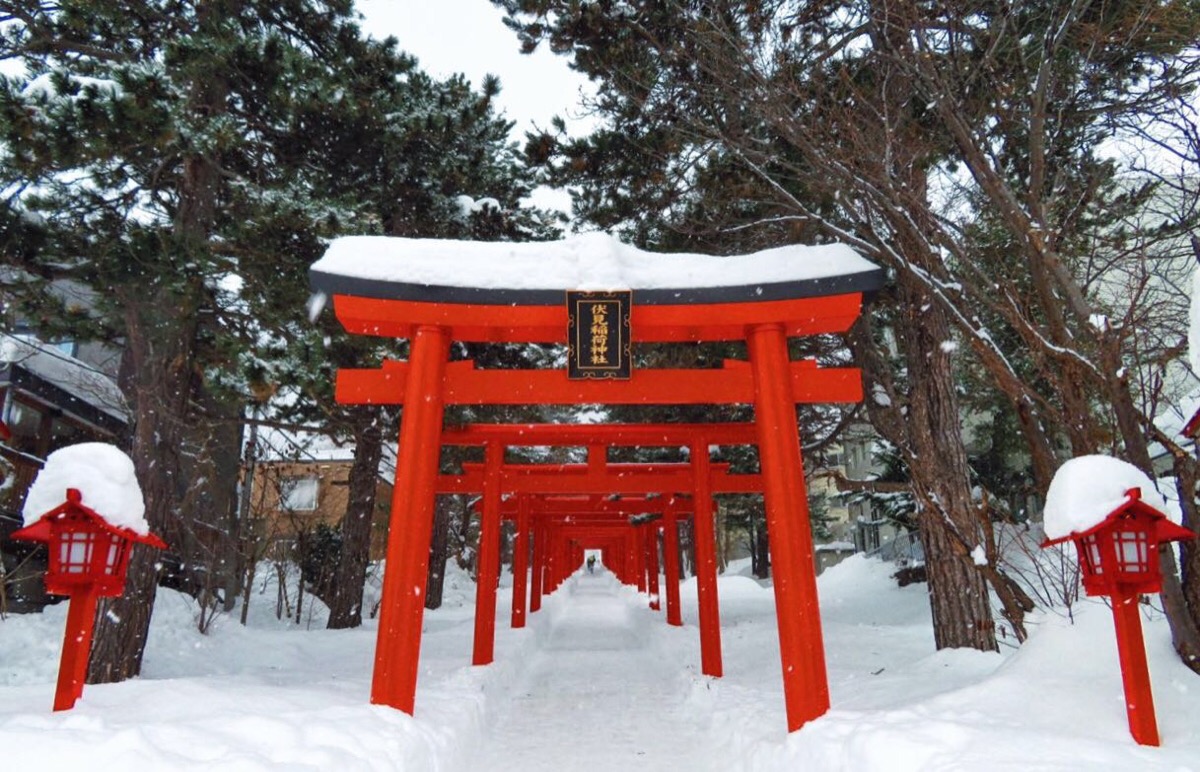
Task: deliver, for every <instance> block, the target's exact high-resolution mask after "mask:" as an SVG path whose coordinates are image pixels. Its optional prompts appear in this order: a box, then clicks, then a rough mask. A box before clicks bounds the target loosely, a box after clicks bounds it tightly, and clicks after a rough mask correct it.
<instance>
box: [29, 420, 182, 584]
mask: <svg viewBox="0 0 1200 772" xmlns="http://www.w3.org/2000/svg"><path fill="white" fill-rule="evenodd" d="M22 514H23V516H24V519H25V523H26V526H25V527H24V528H22V529H21V530H19V531H17V532H15V533H14V534H13V535H12V538H14V539H22V540H26V541H36V542H42V543H45V544H46V545H47V546H48V549H49V558H50V560H49V567H48V569H47V571H46V590H47V592H50V593H53V594H56V595H71V594H72V593H74V592H77V591H84V590H86V589H87V588H90V589H91V591H94V592H95V593H96V594H97V595H99V596H117V595H120V594H121V592H122V591H123V589H124V586H125V571H126V569H127V567H128V565H129V547H130V546H131V545H132V544H133V543H140V544H148V545H150V546H153V547H157V548H159V549H163V548H165V547H166V546H167V545H166V544H164V543H163V541H162V540H161V539H159V538H158V537H157V536H155V535H154V534H152V533H150V528H149V526H148V525H147V524H146V520H145V518H144V514H145V504H144V503H143V501H142V491H141V488H140V487H139V486H138V484H137V478H136V476H135V474H134V469H133V462H132V461H130V460H129V457H128V456H126V455H125V454H124V453H122V452H121V451H120V450H118V449H117V448H115V447H113V446H112V445H107V444H104V443H83V444H80V445H72V446H70V447H66V448H63V449H61V450H58V451H55V452H54V453H51V454H50V456H49V457H48V458H47V459H46V466H45V467H44V468H43V469H42V470H41V471H40V472H39V473H38V476H37V478H36V479H35V480H34V482H33V485H32V486H31V487H30V489H29V494H28V495H27V497H26V499H25V506H24V509H23V511H22Z"/></svg>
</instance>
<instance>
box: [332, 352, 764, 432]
mask: <svg viewBox="0 0 1200 772" xmlns="http://www.w3.org/2000/svg"><path fill="white" fill-rule="evenodd" d="M384 364H385V367H386V366H387V364H388V363H386V362H385V363H384ZM354 372H378V371H374V370H371V371H354ZM693 439H703V440H705V441H706V442H708V444H709V445H753V444H755V443H757V442H758V437H757V435H756V434H755V429H754V424H753V423H732V422H730V423H712V424H666V423H657V424H467V425H466V426H456V427H447V428H446V430H445V431H444V432H442V444H443V445H485V444H487V443H489V442H500V443H503V444H504V445H505V446H531V445H549V446H577V447H582V446H584V445H590V444H593V443H596V442H600V443H602V444H604V445H606V446H609V447H614V446H643V447H676V446H683V445H687V444H688V443H690V442H691V441H692V440H693Z"/></svg>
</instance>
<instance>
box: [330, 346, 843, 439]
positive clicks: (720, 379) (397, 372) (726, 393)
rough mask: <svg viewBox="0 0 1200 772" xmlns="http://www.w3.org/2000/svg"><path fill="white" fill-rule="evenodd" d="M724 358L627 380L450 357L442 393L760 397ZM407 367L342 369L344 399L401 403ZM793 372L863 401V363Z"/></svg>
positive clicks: (481, 401) (805, 392)
mask: <svg viewBox="0 0 1200 772" xmlns="http://www.w3.org/2000/svg"><path fill="white" fill-rule="evenodd" d="M724 365H725V366H724V367H721V368H718V369H706V370H701V369H689V370H671V369H650V370H635V371H634V373H633V377H632V378H630V379H629V380H628V381H615V380H596V381H592V380H584V381H573V380H569V379H568V378H567V374H566V371H565V370H480V369H476V367H475V363H474V362H471V361H459V362H449V363H447V365H446V374H445V381H444V386H443V392H442V394H443V396H444V398H445V401H446V404H447V405H579V404H608V405H641V404H646V405H716V404H750V403H752V402H754V377H753V374H752V372H751V369H750V365H749V363H747V362H743V361H741V360H737V359H730V360H726V361H725V363H724ZM407 373H408V362H401V361H393V360H387V361H385V362H383V364H382V365H381V366H380V367H379V368H378V369H370V370H368V369H355V368H342V369H339V370H338V373H337V386H336V397H337V401H338V402H339V403H341V404H343V405H402V404H404V394H405V390H404V382H405V379H406V378H407V377H408V376H407ZM789 374H790V380H791V392H792V398H793V401H795V402H797V403H814V402H826V403H827V402H861V401H862V374H861V372H860V371H859V369H858V368H856V367H818V366H817V363H816V362H814V361H812V360H801V361H798V362H792V363H790V371H789ZM581 431H582V430H581ZM581 439H582V438H581ZM685 439H687V438H685ZM547 444H550V443H547ZM636 444H640V443H636ZM672 444H674V443H672Z"/></svg>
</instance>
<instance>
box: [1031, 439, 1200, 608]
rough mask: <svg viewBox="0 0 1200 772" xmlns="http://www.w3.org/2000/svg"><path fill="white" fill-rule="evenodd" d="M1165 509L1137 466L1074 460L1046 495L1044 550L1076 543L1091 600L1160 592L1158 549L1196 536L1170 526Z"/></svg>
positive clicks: (1105, 460) (1085, 458) (1100, 459)
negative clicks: (1063, 544)
mask: <svg viewBox="0 0 1200 772" xmlns="http://www.w3.org/2000/svg"><path fill="white" fill-rule="evenodd" d="M1166 509H1167V506H1166V502H1164V501H1163V499H1162V497H1161V496H1159V494H1158V492H1157V491H1156V490H1155V489H1154V484H1153V483H1152V482H1151V480H1150V478H1149V477H1147V476H1146V474H1145V473H1144V472H1142V471H1141V470H1140V469H1138V468H1137V467H1135V466H1133V465H1132V464H1129V463H1127V462H1125V461H1122V460H1120V459H1116V458H1112V457H1110V456H1081V457H1079V458H1074V459H1071V460H1070V461H1068V462H1066V463H1065V464H1063V465H1062V467H1061V468H1060V469H1059V470H1058V472H1057V473H1056V474H1055V475H1054V480H1053V481H1051V483H1050V489H1049V490H1048V491H1047V492H1046V509H1045V522H1044V528H1045V533H1046V542H1045V543H1043V544H1042V546H1043V547H1049V546H1052V545H1055V544H1059V543H1061V542H1064V541H1066V540H1068V539H1070V540H1071V541H1073V542H1074V543H1075V548H1076V550H1077V551H1078V553H1079V564H1080V569H1081V571H1082V573H1083V587H1084V590H1086V591H1087V594H1088V595H1115V594H1117V593H1147V592H1158V591H1159V590H1160V589H1161V587H1162V574H1161V572H1160V570H1159V565H1158V545H1159V544H1161V543H1162V542H1167V541H1177V540H1180V539H1191V538H1193V537H1194V534H1192V532H1191V531H1189V530H1188V529H1186V528H1184V527H1182V526H1180V525H1177V524H1175V523H1173V522H1171V521H1170V520H1169V519H1168V518H1167V516H1166V514H1164V512H1165V511H1166Z"/></svg>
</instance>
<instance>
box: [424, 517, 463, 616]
mask: <svg viewBox="0 0 1200 772" xmlns="http://www.w3.org/2000/svg"><path fill="white" fill-rule="evenodd" d="M457 499H458V497H457V496H438V497H437V503H436V504H435V505H434V508H433V534H432V537H431V538H430V540H429V574H428V576H427V578H426V580H425V608H427V609H435V608H441V607H442V593H443V591H444V590H445V587H446V562H447V561H448V560H449V559H450V510H451V508H452V507H454V505H455V503H456V501H457Z"/></svg>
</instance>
